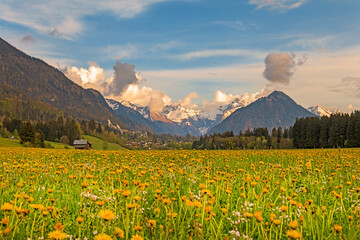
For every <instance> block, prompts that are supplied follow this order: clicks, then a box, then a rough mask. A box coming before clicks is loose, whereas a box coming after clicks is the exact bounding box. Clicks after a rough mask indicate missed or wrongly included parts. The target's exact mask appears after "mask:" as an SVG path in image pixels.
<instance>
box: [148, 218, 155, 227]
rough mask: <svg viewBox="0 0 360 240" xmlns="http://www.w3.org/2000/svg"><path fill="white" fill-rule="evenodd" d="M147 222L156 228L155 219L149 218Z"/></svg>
mask: <svg viewBox="0 0 360 240" xmlns="http://www.w3.org/2000/svg"><path fill="white" fill-rule="evenodd" d="M148 223H149V225H150V227H152V228H156V220H153V219H151V220H149V221H148Z"/></svg>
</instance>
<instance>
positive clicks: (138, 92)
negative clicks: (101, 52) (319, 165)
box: [62, 61, 195, 112]
mask: <svg viewBox="0 0 360 240" xmlns="http://www.w3.org/2000/svg"><path fill="white" fill-rule="evenodd" d="M88 64H89V65H90V66H89V68H88V69H85V68H77V67H74V66H73V67H66V68H63V69H62V71H63V72H64V74H65V75H66V76H67V77H68V78H69V79H71V80H72V81H73V82H75V83H77V84H79V85H80V86H83V87H84V88H94V89H96V90H98V91H100V92H101V93H102V94H103V95H104V96H105V97H107V98H113V99H116V100H120V101H121V100H127V101H130V102H132V103H135V104H138V105H141V106H148V107H149V108H150V110H151V111H154V112H158V111H161V110H162V109H163V108H164V106H166V105H169V104H171V103H172V100H171V98H170V97H169V96H168V95H166V94H164V93H163V92H161V91H158V90H154V89H152V88H151V87H147V86H143V87H140V86H139V84H140V83H141V82H142V77H141V76H140V75H139V74H138V73H137V72H136V71H135V66H134V65H132V64H128V63H121V62H120V61H117V62H116V64H115V65H114V67H113V70H114V73H113V76H110V77H108V78H106V76H105V74H104V69H102V68H101V67H99V66H97V64H96V63H94V62H88ZM194 97H195V96H194V95H190V96H188V97H187V98H185V99H184V101H183V102H184V103H185V104H188V103H189V100H190V103H191V98H194Z"/></svg>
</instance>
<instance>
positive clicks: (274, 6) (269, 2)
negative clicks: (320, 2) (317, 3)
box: [249, 0, 307, 12]
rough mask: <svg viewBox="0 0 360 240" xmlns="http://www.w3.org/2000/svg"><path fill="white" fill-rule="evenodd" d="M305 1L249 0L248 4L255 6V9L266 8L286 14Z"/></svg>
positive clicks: (305, 0)
mask: <svg viewBox="0 0 360 240" xmlns="http://www.w3.org/2000/svg"><path fill="white" fill-rule="evenodd" d="M306 2H307V0H250V1H249V4H253V5H256V9H261V8H268V9H270V10H277V11H280V12H286V11H288V10H291V9H294V8H298V7H300V6H301V5H303V4H305V3H306Z"/></svg>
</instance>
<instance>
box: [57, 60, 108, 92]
mask: <svg viewBox="0 0 360 240" xmlns="http://www.w3.org/2000/svg"><path fill="white" fill-rule="evenodd" d="M88 63H89V65H90V66H89V69H85V68H77V67H65V68H64V69H62V72H64V74H65V75H66V76H67V77H68V78H69V79H71V80H72V81H73V82H75V83H77V84H79V85H81V86H84V87H85V86H86V85H89V84H96V83H99V82H101V81H103V80H105V74H104V69H102V68H101V67H99V66H97V64H96V63H94V62H88Z"/></svg>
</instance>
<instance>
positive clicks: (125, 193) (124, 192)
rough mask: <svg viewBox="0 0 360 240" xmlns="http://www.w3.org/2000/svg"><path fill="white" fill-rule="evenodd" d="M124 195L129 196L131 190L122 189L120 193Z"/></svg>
mask: <svg viewBox="0 0 360 240" xmlns="http://www.w3.org/2000/svg"><path fill="white" fill-rule="evenodd" d="M121 194H122V195H123V196H124V197H128V196H130V194H131V192H130V191H129V190H124V191H123V192H122V193H121Z"/></svg>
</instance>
